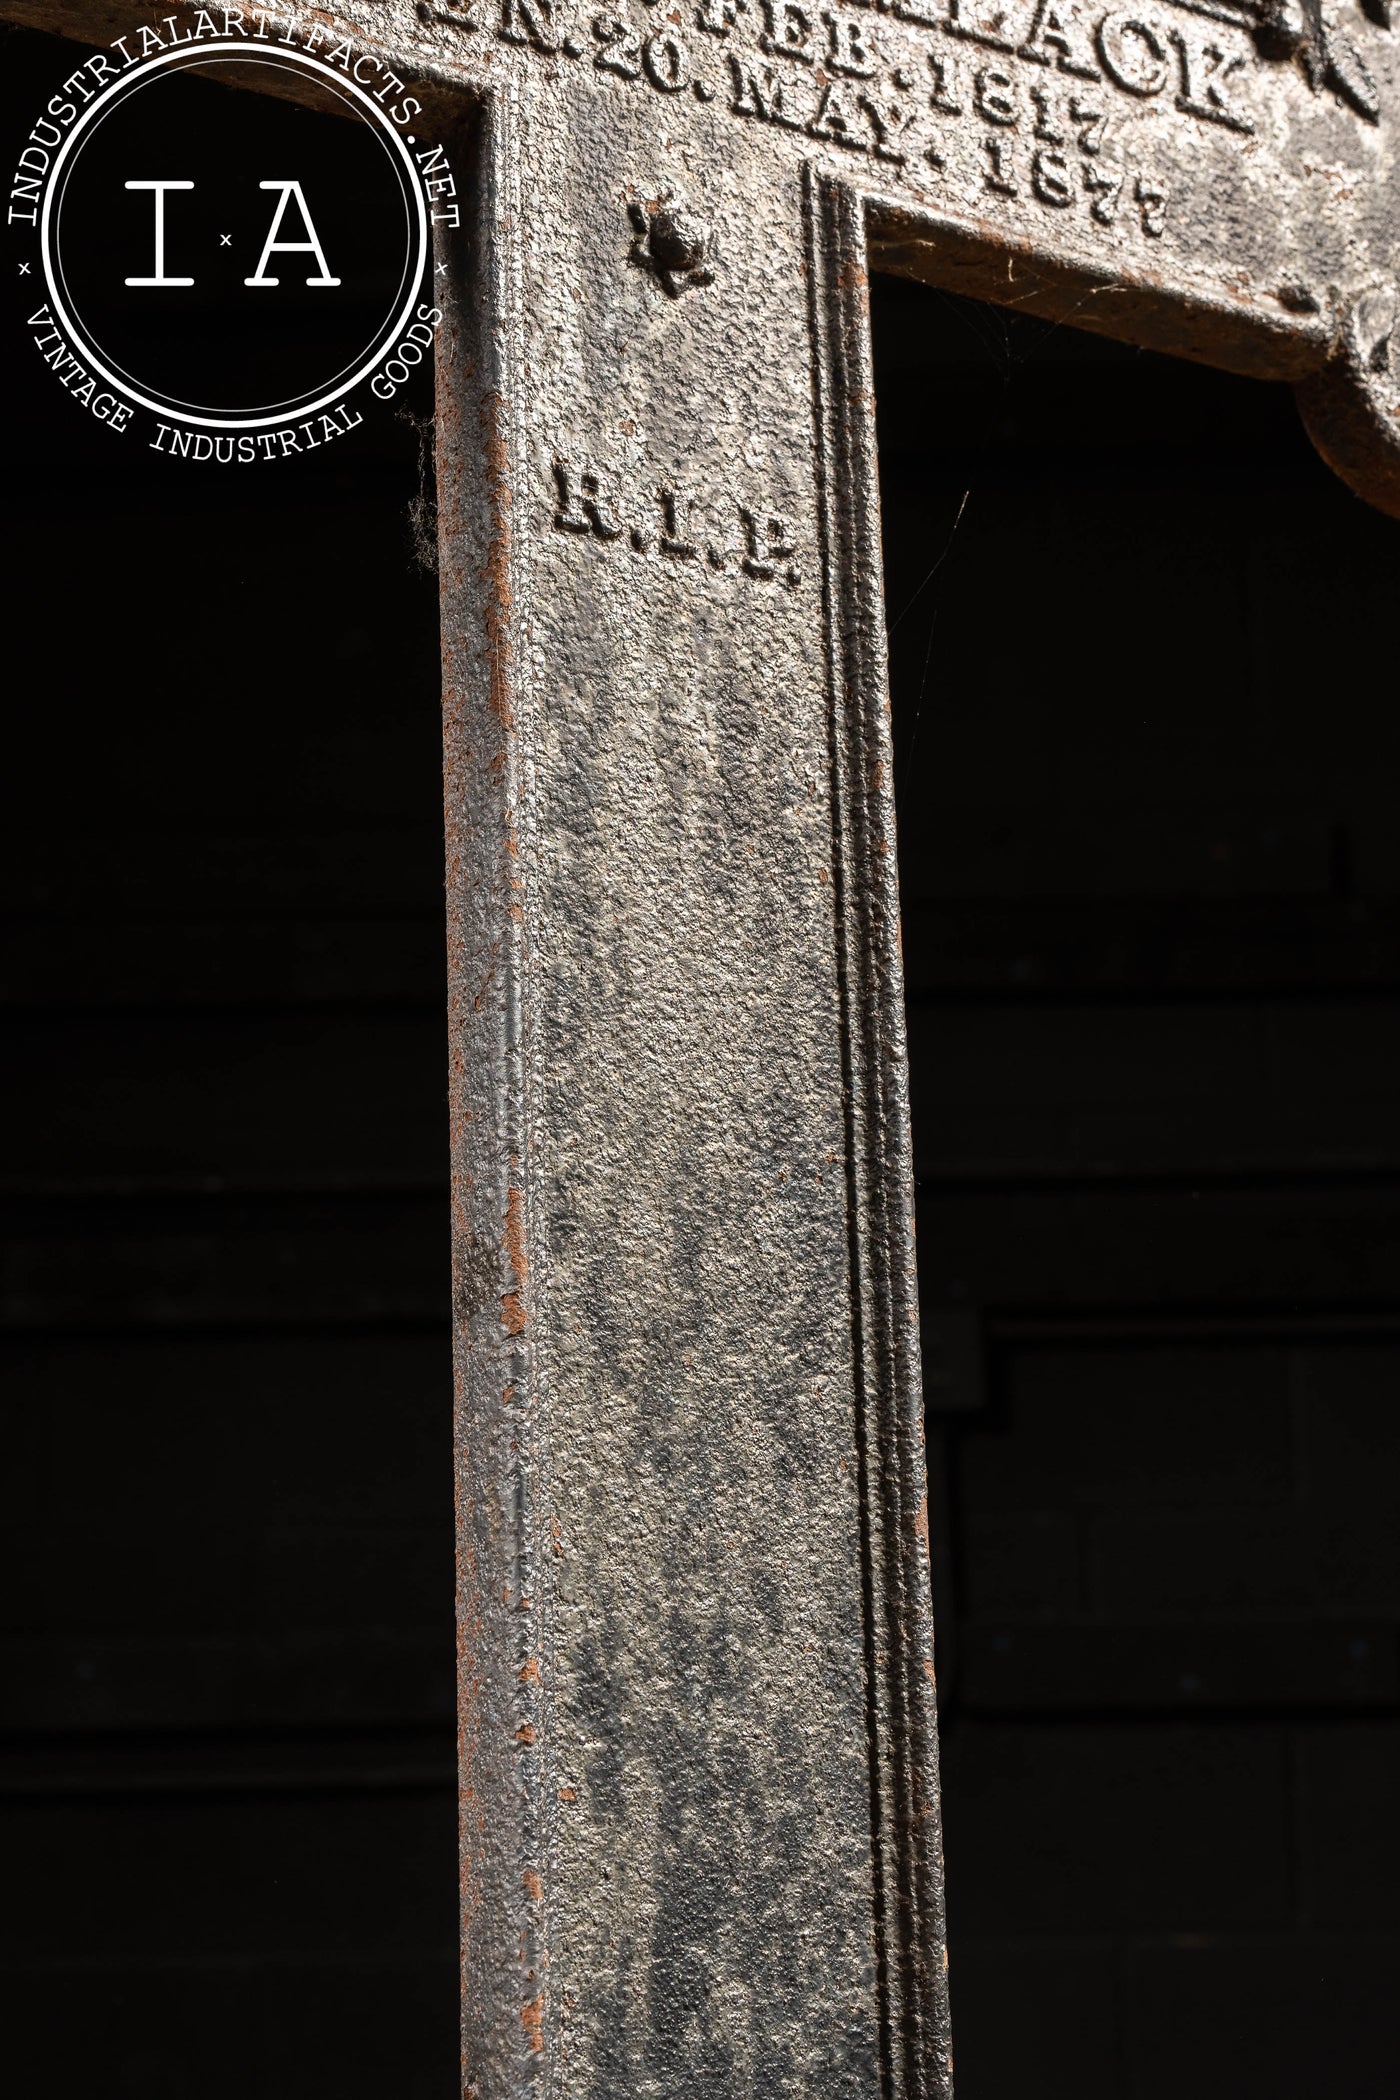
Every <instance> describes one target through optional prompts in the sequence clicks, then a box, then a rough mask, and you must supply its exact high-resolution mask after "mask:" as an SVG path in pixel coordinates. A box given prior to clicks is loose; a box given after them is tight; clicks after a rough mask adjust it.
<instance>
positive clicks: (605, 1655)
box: [0, 0, 1400, 2100]
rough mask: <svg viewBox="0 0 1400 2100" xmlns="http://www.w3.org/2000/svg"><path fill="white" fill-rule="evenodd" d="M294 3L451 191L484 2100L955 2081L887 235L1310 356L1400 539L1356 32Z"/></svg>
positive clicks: (1276, 362)
mask: <svg viewBox="0 0 1400 2100" xmlns="http://www.w3.org/2000/svg"><path fill="white" fill-rule="evenodd" d="M0 11H3V13H4V14H5V15H6V16H7V17H8V18H10V19H11V20H14V21H18V22H22V23H26V24H29V25H31V26H34V27H38V28H42V29H48V30H53V31H60V32H63V33H65V34H69V35H72V36H75V37H79V38H83V39H85V40H88V41H90V42H91V43H94V44H105V43H106V42H108V41H109V40H110V38H111V37H112V36H114V35H115V34H117V33H119V32H122V31H124V30H127V29H129V28H131V27H132V26H134V25H135V24H137V23H139V22H140V21H141V20H142V19H143V18H144V17H143V13H142V11H141V10H140V9H138V8H133V7H130V6H128V5H127V4H126V0H103V4H101V5H96V4H89V0H50V4H43V0H31V4H25V0H5V4H4V7H3V10H0ZM216 12H217V13H219V14H222V10H218V11H216ZM313 14H314V17H315V19H316V21H317V22H318V23H321V24H323V25H325V30H326V41H327V42H329V40H330V38H331V37H333V36H338V35H342V34H343V36H344V37H346V38H348V39H350V40H351V41H352V43H353V44H354V46H355V47H356V48H358V49H367V50H371V51H374V52H377V53H378V54H380V55H381V56H383V57H385V58H387V59H388V61H389V62H390V63H391V64H392V65H393V67H394V68H395V69H396V71H397V72H398V73H399V74H400V75H401V76H402V77H403V79H404V80H406V81H412V82H413V83H414V84H415V93H416V94H419V95H421V97H422V98H423V100H424V102H425V105H426V106H427V107H428V108H429V112H430V114H431V117H432V120H433V122H434V123H435V124H436V125H437V127H438V130H439V132H440V134H442V135H444V136H448V135H450V137H451V140H452V151H453V161H454V166H455V167H456V168H457V169H458V170H459V180H462V186H463V189H464V193H465V195H466V198H467V201H466V202H465V203H464V209H463V226H462V229H461V231H460V233H458V234H456V235H453V236H451V237H450V239H449V240H448V242H447V244H446V245H444V247H443V249H442V251H441V255H440V262H439V269H438V274H437V276H436V277H435V280H434V282H435V286H436V288H437V296H438V299H439V303H440V304H441V305H442V306H443V308H444V310H445V312H446V317H447V318H446V321H445V323H444V327H443V330H442V334H441V337H440V343H439V366H438V369H439V390H440V392H439V421H438V474H439V488H440V531H441V542H440V556H441V576H442V635H443V661H444V699H445V706H444V717H445V748H446V802H447V829H448V922H449V940H450V946H451V985H452V993H451V998H452V1006H451V1017H450V1031H451V1088H452V1102H453V1114H454V1137H453V1146H454V1153H453V1173H454V1220H455V1224H454V1230H455V1329H456V1352H457V1389H458V1428H457V1456H458V1475H459V1567H460V1602H459V1624H460V1653H461V1693H460V1716H461V1838H462V1870H461V1887H462V1917H463V1947H464V1955H463V1961H464V1969H463V2009H464V2011H463V2017H464V2030H463V2033H464V2043H463V2047H464V2056H463V2065H464V2070H463V2076H464V2081H465V2089H466V2090H467V2091H468V2092H470V2093H472V2094H473V2095H479V2096H480V2100H508V2096H516V2095H523V2094H524V2093H525V2092H527V2091H539V2092H541V2093H544V2092H546V2091H548V2092H550V2093H558V2094H560V2095H565V2094H568V2095H575V2094H577V2095H583V2094H587V2095H590V2096H594V2100H621V2096H628V2095H637V2096H641V2095H647V2096H655V2100H671V2096H680V2095H684V2094H691V2093H699V2092H701V2091H703V2092H704V2093H706V2094H707V2095H708V2096H711V2100H714V2096H718V2095H720V2094H724V2095H733V2096H735V2100H738V2096H741V2095H744V2096H747V2095H751V2094H752V2095H760V2094H762V2095H769V2094H774V2093H783V2094H789V2095H794V2096H796V2095H799V2094H802V2095H810V2096H812V2100H816V2096H818V2095H820V2096H821V2100H835V2096H840V2095H851V2096H854V2095H856V2094H861V2095H873V2094H875V2093H877V2092H878V2093H887V2094H889V2095H891V2096H893V2095H907V2096H910V2100H913V2096H923V2095H930V2096H931V2095H946V2094H948V2093H950V2092H951V2059H950V2044H949V2027H948V2015H947V2006H946V1999H945V1989H944V1961H943V1917H942V1903H941V1879H940V1863H939V1862H940V1850H939V1840H938V1819H937V1778H936V1749H935V1731H934V1705H933V1665H932V1628H931V1622H930V1610H929V1586H928V1541H927V1522H926V1514H925V1513H926V1508H927V1504H926V1498H925V1490H924V1466H923V1456H922V1446H921V1431H920V1395H919V1374H918V1346H917V1345H918V1336H917V1324H916V1313H915V1292H914V1268H913V1241H912V1184H911V1177H910V1167H909V1139H908V1115H907V1100H906V1084H905V1044H904V1020H903V1010H902V988H901V980H900V963H899V950H898V940H897V900H896V895H895V873H894V851H893V847H894V839H893V810H892V803H891V768H890V758H889V736H888V726H887V705H886V693H885V668H884V666H885V639H884V627H883V611H882V604H881V593H880V550H879V524H878V511H877V499H876V483H875V471H874V454H873V427H872V380H871V371H870V361H869V345H868V339H867V322H866V284H867V270H868V269H869V267H870V266H871V265H872V263H874V264H878V265H879V266H880V267H882V268H885V269H890V270H895V271H899V272H903V273H905V274H907V275H911V276H915V277H919V278H922V279H924V280H926V281H929V282H932V283H935V284H938V285H942V286H945V287H950V288H953V289H956V290H958V291H966V292H971V293H975V294H977V295H978V296H980V297H984V298H986V299H990V300H994V301H1000V302H1002V303H1004V304H1009V305H1014V306H1016V307H1018V308H1022V309H1030V310H1032V311H1035V312H1038V313H1040V314H1043V315H1047V316H1050V317H1054V318H1059V319H1063V320H1070V321H1073V322H1074V324H1075V325H1076V326H1078V327H1081V328H1087V329H1091V330H1096V331H1099V332H1100V333H1103V334H1107V335H1111V336H1115V337H1120V338H1123V339H1125V340H1128V341H1131V342H1136V343H1141V344H1144V345H1147V346H1150V347H1155V348H1158V349H1162V350H1167V351H1172V352H1176V353H1178V354H1181V355H1183V356H1187V357H1192V358H1196V359H1200V360H1203V361H1205V362H1208V363H1215V364H1218V365H1221V366H1224V367H1227V368H1229V369H1231V370H1233V371H1236V372H1241V373H1246V374H1253V375H1257V376H1260V377H1266V378H1273V379H1286V380H1289V381H1292V382H1293V383H1295V384H1296V386H1297V388H1298V390H1299V396H1300V400H1301V402H1302V405H1303V409H1304V413H1305V416H1306V418H1307V421H1308V426H1309V429H1310V430H1311V432H1312V433H1313V436H1314V438H1315V441H1316V443H1317V444H1318V446H1319V447H1320V448H1321V450H1322V451H1323V452H1324V453H1325V454H1326V456H1327V457H1328V459H1329V460H1330V461H1331V462H1332V464H1333V465H1334V466H1335V467H1336V469H1337V471H1338V472H1339V473H1341V474H1342V475H1343V476H1344V477H1345V478H1346V479H1347V480H1348V481H1349V482H1350V483H1351V484H1352V485H1353V486H1354V487H1355V488H1356V489H1357V490H1358V491H1360V493H1361V494H1362V495H1364V496H1365V497H1367V498H1368V499H1369V500H1370V501H1372V502H1374V503H1376V504H1379V505H1380V506H1381V507H1383V508H1387V509H1390V510H1391V511H1393V512H1396V513H1400V420H1397V416H1398V414H1400V354H1398V353H1397V352H1396V351H1395V350H1394V349H1393V348H1392V330H1393V326H1394V322H1395V318H1396V310H1397V293H1396V286H1395V280H1394V276H1393V271H1392V257H1393V253H1394V242H1395V238H1396V232H1397V223H1396V203H1395V166H1394V147H1393V122H1392V112H1393V111H1394V109H1395V106H1396V99H1397V89H1396V82H1397V57H1396V50H1395V40H1394V38H1393V36H1392V35H1391V34H1390V33H1389V29H1388V7H1387V6H1386V5H1385V4H1384V0H1374V4H1372V5H1369V6H1368V7H1367V8H1366V10H1365V12H1364V13H1363V12H1360V11H1358V10H1356V9H1355V8H1353V7H1351V6H1350V5H1345V6H1339V7H1337V8H1332V7H1330V6H1329V5H1327V4H1323V5H1321V6H1318V5H1315V4H1307V5H1296V4H1295V0H1268V4H1266V5H1262V6H1258V7H1256V6H1253V5H1250V4H1247V0H1238V4H1237V0H1150V4H1148V5H1146V6H1144V7H1141V8H1129V9H1115V8H1105V7H1103V6H1101V5H1097V4H1089V0H1085V4H1082V5H1081V4H1079V0H903V4H900V5H897V6H895V7H894V8H893V9H892V10H889V9H885V8H878V9H877V8H869V7H847V6H843V5H833V6H831V7H828V8H825V9H821V8H818V7H816V6H815V5H812V6H809V5H807V4H806V0H803V4H801V5H799V4H797V0H763V4H762V5H760V4H758V0H684V5H682V6H680V7H677V8H675V9H673V10H670V11H666V12H663V10H662V9H661V8H660V7H654V6H650V5H648V4H646V0H619V4H618V7H617V10H616V12H606V11H605V12H598V11H596V10H595V8H594V7H593V6H592V5H588V6H585V5H583V4H582V0H472V4H457V0H450V4H449V0H444V4H429V0H422V4H420V5H418V6H416V7H414V6H412V5H408V4H403V0H359V4H357V5H339V6H333V7H331V8H329V9H325V8H317V9H315V10H313V9H310V8H298V7H293V6H286V7H284V8H282V9H281V10H278V11H277V12H276V17H275V18H276V19H277V20H279V21H282V22H287V23H292V22H297V21H299V20H300V21H309V20H310V19H311V17H312V16H313ZM196 15H197V11H196V10H194V9H183V10H177V11H176V14H175V16H173V17H171V18H170V19H171V21H172V22H173V23H174V24H176V25H179V24H183V23H188V22H193V21H194V20H195V19H196ZM463 178H465V180H463ZM1183 647H1184V648H1185V647H1189V643H1184V644H1183Z"/></svg>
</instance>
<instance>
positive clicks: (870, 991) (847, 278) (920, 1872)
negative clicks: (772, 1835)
mask: <svg viewBox="0 0 1400 2100" xmlns="http://www.w3.org/2000/svg"><path fill="white" fill-rule="evenodd" d="M804 191H805V208H806V220H807V225H806V234H807V270H808V285H809V297H810V303H811V337H812V354H813V377H814V383H815V393H816V423H817V438H818V509H819V519H820V528H821V534H822V543H823V566H824V577H823V584H824V592H823V596H824V611H825V620H826V636H827V659H828V678H829V690H830V734H831V784H832V814H833V830H834V834H835V837H834V865H835V877H836V900H835V901H836V917H837V939H838V943H839V949H840V953H839V959H838V961H839V973H840V983H841V1005H842V1034H843V1044H842V1052H843V1064H844V1076H845V1085H846V1096H847V1098H846V1140H847V1173H848V1183H849V1206H850V1208H849V1230H850V1258H851V1275H852V1289H853V1300H854V1303H853V1317H854V1326H855V1334H854V1344H855V1348H854V1355H855V1364H856V1394H857V1409H858V1419H857V1423H856V1436H857V1447H858V1451H859V1456H860V1468H861V1480H860V1497H861V1518H862V1544H863V1552H864V1559H865V1566H864V1569H863V1571H862V1572H863V1580H864V1589H865V1599H864V1602H865V1619H866V1648H867V1653H866V1671H867V1716H868V1730H869V1755H870V1793H871V1825H872V1855H873V1868H874V1875H875V1891H874V1895H875V1912H876V1922H877V1947H876V1959H877V1973H878V1979H879V1988H880V1994H881V2001H882V2003H881V2013H882V2021H881V2025H882V2029H883V2035H882V2043H883V2051H884V2065H883V2072H884V2082H885V2086H886V2090H887V2091H888V2092H890V2093H891V2094H897V2095H901V2096H909V2100H915V2096H917V2100H923V2096H925V2095H927V2096H929V2100H934V2096H936V2100H949V2096H951V2093H952V2054H951V2042H950V2026H949V2014H948V1992H947V1952H946V1929H945V1922H944V1899H943V1860H942V1842H941V1835H940V1820H939V1806H938V1736H937V1710H936V1702H935V1695H934V1672H933V1614H932V1597H931V1587H930V1575H929V1555H928V1495H927V1486H926V1473H925V1465H924V1446H923V1397H922V1382H921V1372H920V1361H919V1328H918V1294H917V1285H916V1272H915V1257H914V1177H913V1159H912V1147H911V1140H910V1124H909V1078H908V1052H907V1044H906V1035H905V1020H904V977H903V963H902V959H901V952H900V939H899V895H898V880H897V875H896V865H895V815H894V777H893V752H892V746H891V738H890V716H889V693H888V683H887V664H886V639H885V613H884V590H883V580H882V570H881V556H880V511H879V481H878V473H877V463H876V448H875V395H874V375H873V370H872V365H871V345H870V326H869V289H868V269H867V241H866V208H865V205H864V203H863V201H862V199H861V196H860V194H859V192H858V191H857V190H855V189H854V188H852V187H851V186H849V185H847V184H845V183H842V182H839V181H836V180H834V179H832V178H831V177H830V176H829V175H827V174H825V173H823V172H822V171H821V170H819V169H818V168H816V167H814V166H813V165H812V164H810V163H809V164H808V165H807V167H806V169H805V182H804Z"/></svg>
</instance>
